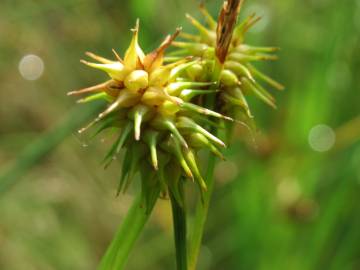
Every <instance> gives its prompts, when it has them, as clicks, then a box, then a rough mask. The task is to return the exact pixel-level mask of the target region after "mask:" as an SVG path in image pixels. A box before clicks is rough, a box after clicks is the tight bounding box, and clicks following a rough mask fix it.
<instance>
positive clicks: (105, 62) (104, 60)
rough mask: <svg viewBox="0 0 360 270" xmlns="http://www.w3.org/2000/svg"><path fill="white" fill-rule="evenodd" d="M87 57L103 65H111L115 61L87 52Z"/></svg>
mask: <svg viewBox="0 0 360 270" xmlns="http://www.w3.org/2000/svg"><path fill="white" fill-rule="evenodd" d="M85 55H87V56H89V57H90V58H92V59H94V60H96V61H98V62H100V63H102V64H111V63H114V61H112V60H109V59H107V58H104V57H102V56H99V55H96V54H95V53H92V52H86V53H85Z"/></svg>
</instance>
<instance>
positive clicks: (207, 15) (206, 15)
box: [199, 3, 217, 30]
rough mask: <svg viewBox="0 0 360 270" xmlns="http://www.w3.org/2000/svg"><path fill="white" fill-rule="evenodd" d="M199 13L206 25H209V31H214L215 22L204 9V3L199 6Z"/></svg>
mask: <svg viewBox="0 0 360 270" xmlns="http://www.w3.org/2000/svg"><path fill="white" fill-rule="evenodd" d="M199 8H200V12H201V13H202V15H203V16H204V17H205V19H206V22H207V24H208V25H209V27H210V29H212V30H215V29H216V25H217V22H216V21H215V20H214V18H213V17H212V16H211V15H210V13H209V11H208V10H207V9H206V7H205V5H204V3H201V4H200V7H199Z"/></svg>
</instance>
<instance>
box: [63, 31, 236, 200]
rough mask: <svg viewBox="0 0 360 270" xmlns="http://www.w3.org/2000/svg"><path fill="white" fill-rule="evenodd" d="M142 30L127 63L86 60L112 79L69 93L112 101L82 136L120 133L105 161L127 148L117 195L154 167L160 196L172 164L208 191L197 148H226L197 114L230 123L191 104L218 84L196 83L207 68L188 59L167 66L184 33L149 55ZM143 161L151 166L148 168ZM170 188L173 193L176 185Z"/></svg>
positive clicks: (172, 37) (165, 187)
mask: <svg viewBox="0 0 360 270" xmlns="http://www.w3.org/2000/svg"><path fill="white" fill-rule="evenodd" d="M138 32H139V25H138V24H137V25H136V27H135V29H134V30H133V38H132V41H131V43H130V46H129V48H128V49H127V51H126V53H125V55H124V58H123V59H122V58H121V57H120V56H119V55H118V54H117V53H116V52H115V51H114V54H115V57H116V59H115V60H109V59H105V58H103V57H100V56H97V55H95V54H92V53H87V55H88V56H89V57H91V58H93V59H94V60H96V61H98V62H99V63H89V62H87V61H82V62H83V63H85V64H86V65H88V66H90V67H93V68H95V69H99V70H101V71H104V72H106V73H107V74H108V76H109V80H108V81H107V82H105V83H102V84H99V85H97V86H93V87H89V88H86V89H82V90H79V91H74V92H70V93H69V94H70V95H80V94H91V95H90V96H88V97H86V98H83V99H81V100H80V101H81V103H85V102H89V101H93V100H97V99H104V100H105V101H106V102H107V103H108V106H107V108H106V109H105V110H104V111H103V112H101V113H100V114H99V115H98V117H97V118H96V119H95V120H94V121H93V122H91V123H90V124H89V125H88V126H87V127H85V128H83V129H81V130H80V132H83V131H85V130H86V129H87V128H89V127H90V126H92V125H94V124H98V125H101V127H100V130H99V131H97V134H98V133H99V132H101V131H102V130H104V129H106V128H116V129H117V130H118V138H117V140H116V141H115V142H114V145H113V147H112V148H111V150H110V151H109V153H108V155H107V156H106V158H105V160H104V161H105V164H106V165H109V164H110V163H111V161H112V160H113V159H114V157H115V156H116V155H118V154H119V152H120V151H121V149H125V157H124V158H125V159H124V162H123V170H122V176H121V180H120V183H119V187H118V192H121V191H124V190H126V188H127V187H128V186H129V184H130V182H131V180H132V178H133V176H134V175H135V174H136V172H137V171H140V172H141V173H142V174H146V170H149V166H148V165H152V169H151V172H148V173H149V174H152V173H153V174H154V178H156V179H158V182H157V183H158V184H159V185H160V184H161V188H162V189H163V192H162V194H164V193H167V188H168V187H169V185H170V184H169V182H168V181H170V180H166V179H165V180H164V179H163V178H162V176H163V175H164V171H166V170H168V169H167V167H168V166H170V165H171V166H172V167H174V166H175V167H178V169H179V170H180V171H182V175H183V176H184V177H185V178H189V179H192V180H196V182H197V183H198V185H199V187H200V190H201V191H202V192H204V191H205V190H206V185H205V182H204V180H203V178H202V177H201V175H200V170H199V168H198V165H197V158H196V151H195V150H198V149H203V148H205V149H208V150H210V151H211V152H213V153H214V154H216V155H218V156H221V153H220V151H219V150H218V148H217V147H216V146H215V145H218V146H224V143H223V142H222V141H221V140H220V139H218V138H217V137H216V136H214V135H212V134H211V133H210V132H209V131H207V130H206V129H205V128H204V127H202V126H201V123H200V122H199V123H197V122H196V120H195V119H196V116H199V115H204V116H205V117H213V118H219V119H228V120H231V119H230V118H227V117H225V116H223V115H221V114H220V113H217V112H214V111H211V110H209V109H206V108H203V107H201V106H199V105H196V104H193V103H192V99H193V98H195V97H196V96H201V95H205V94H209V93H214V92H216V90H213V89H211V90H210V88H213V86H214V83H212V82H209V81H207V82H201V81H196V80H195V79H199V78H201V77H203V78H205V77H206V76H204V74H203V73H204V70H205V67H204V66H203V65H201V64H200V63H199V61H197V60H194V59H193V58H191V57H190V58H189V57H184V58H182V59H179V60H178V61H175V62H174V63H170V64H166V65H165V64H163V61H164V52H165V50H166V49H167V48H168V47H169V46H170V45H171V44H172V43H174V39H175V38H176V37H177V35H178V34H179V32H180V30H178V31H177V32H176V33H175V34H174V35H172V36H168V37H167V38H166V39H165V41H164V42H163V43H162V44H161V45H160V46H159V47H158V48H157V49H156V50H154V51H153V52H151V53H149V54H145V53H144V52H143V51H142V49H141V47H140V45H139V44H138ZM200 47H204V48H205V47H206V48H207V47H208V46H207V45H206V46H200ZM192 71H195V72H194V73H193V75H194V77H193V78H189V77H187V76H186V74H191V73H192ZM184 74H185V76H184ZM228 77H229V76H224V80H225V81H229V78H228ZM230 77H231V76H230ZM235 78H236V77H235ZM232 79H233V78H232ZM230 80H231V79H230ZM192 118H193V119H192ZM132 134H133V135H132ZM159 157H167V158H161V159H159ZM144 162H145V163H147V164H148V165H144ZM150 168H151V167H150ZM171 188H172V189H174V186H171Z"/></svg>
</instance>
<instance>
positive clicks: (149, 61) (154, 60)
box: [144, 27, 182, 71]
mask: <svg viewBox="0 0 360 270" xmlns="http://www.w3.org/2000/svg"><path fill="white" fill-rule="evenodd" d="M181 30H182V28H181V27H179V28H177V29H176V31H175V33H174V34H172V35H168V36H167V37H166V38H165V40H164V41H163V43H162V44H161V45H160V47H159V48H157V49H156V50H154V51H153V52H151V53H149V54H148V55H146V56H145V59H144V68H145V70H147V71H151V69H153V68H154V67H157V66H160V65H161V64H162V62H163V56H164V51H165V50H166V49H167V48H168V47H169V46H170V45H171V43H172V42H173V41H174V40H175V39H176V38H177V36H178V35H179V34H180V32H181Z"/></svg>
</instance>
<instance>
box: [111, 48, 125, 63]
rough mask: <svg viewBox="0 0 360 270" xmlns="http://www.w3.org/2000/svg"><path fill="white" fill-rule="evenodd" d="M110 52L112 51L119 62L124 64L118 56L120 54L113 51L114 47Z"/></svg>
mask: <svg viewBox="0 0 360 270" xmlns="http://www.w3.org/2000/svg"><path fill="white" fill-rule="evenodd" d="M112 52H113V54H114V55H115V57H116V59H117V60H118V61H119V62H120V63H122V64H124V60H123V59H122V58H121V57H120V55H119V54H118V53H117V52H116V51H115V49H112Z"/></svg>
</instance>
